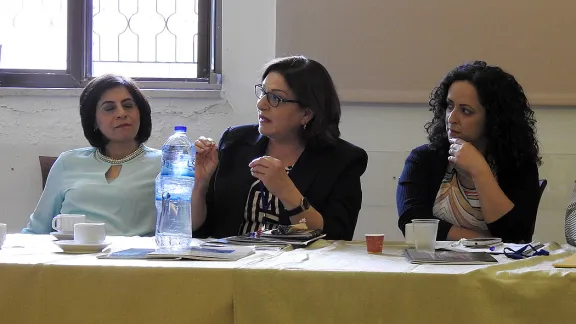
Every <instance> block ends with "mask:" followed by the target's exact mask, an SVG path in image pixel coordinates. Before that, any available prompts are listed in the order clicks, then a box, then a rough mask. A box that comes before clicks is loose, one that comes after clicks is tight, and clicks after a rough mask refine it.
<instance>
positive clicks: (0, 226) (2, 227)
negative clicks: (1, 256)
mask: <svg viewBox="0 0 576 324" xmlns="http://www.w3.org/2000/svg"><path fill="white" fill-rule="evenodd" d="M4 240H6V224H4V223H0V248H2V244H4Z"/></svg>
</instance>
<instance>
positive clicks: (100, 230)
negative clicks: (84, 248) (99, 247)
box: [74, 223, 106, 244]
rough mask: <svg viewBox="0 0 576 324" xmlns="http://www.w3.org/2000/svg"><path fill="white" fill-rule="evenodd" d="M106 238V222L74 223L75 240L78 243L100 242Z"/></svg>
mask: <svg viewBox="0 0 576 324" xmlns="http://www.w3.org/2000/svg"><path fill="white" fill-rule="evenodd" d="M104 240H106V224H104V223H76V224H74V241H75V242H76V243H78V244H100V243H103V242H104Z"/></svg>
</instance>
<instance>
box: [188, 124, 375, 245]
mask: <svg viewBox="0 0 576 324" xmlns="http://www.w3.org/2000/svg"><path fill="white" fill-rule="evenodd" d="M267 144H268V138H267V137H266V136H263V135H261V134H260V133H259V132H258V125H245V126H237V127H231V128H228V129H227V130H226V131H225V132H224V133H223V134H222V138H221V139H220V142H219V144H218V155H219V164H218V168H217V169H216V172H215V173H214V175H213V176H212V179H211V181H210V186H209V188H208V192H207V194H206V208H207V214H206V221H205V223H204V224H203V225H202V226H201V227H200V228H199V229H198V230H197V231H195V233H194V235H195V236H196V237H209V236H211V237H216V238H221V237H227V236H234V235H238V233H239V230H240V226H241V224H242V221H243V220H244V211H245V207H246V199H247V197H248V193H249V191H250V186H251V185H252V183H254V181H256V178H254V177H253V176H252V174H251V173H250V168H249V167H248V164H249V163H250V162H251V161H252V160H254V159H255V158H258V157H261V156H263V155H264V154H265V152H266V148H267ZM367 164H368V155H367V154H366V151H364V150H363V149H361V148H359V147H357V146H354V145H352V144H350V143H348V142H346V141H344V140H342V139H338V141H337V142H336V144H335V145H333V146H329V147H323V148H314V149H312V148H308V147H307V148H306V149H305V150H304V152H302V155H301V156H300V158H299V159H298V161H297V162H296V164H295V165H294V166H293V168H292V170H291V171H290V178H291V179H292V181H293V182H294V184H295V185H296V188H298V190H299V191H300V193H302V195H303V196H304V197H306V198H307V199H308V201H309V202H310V204H311V205H312V206H313V207H314V208H315V209H316V210H317V211H318V212H319V213H320V214H322V217H323V218H324V233H325V234H326V239H333V240H351V239H352V236H353V235H354V229H355V228H356V221H357V220H358V213H359V212H360V208H361V205H362V188H361V184H360V176H361V175H362V174H363V173H364V171H366V166H367Z"/></svg>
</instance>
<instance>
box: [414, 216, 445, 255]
mask: <svg viewBox="0 0 576 324" xmlns="http://www.w3.org/2000/svg"><path fill="white" fill-rule="evenodd" d="M438 222H439V220H437V219H413V220H412V224H413V225H412V226H413V228H414V229H413V232H414V245H415V246H416V250H418V251H423V252H434V251H435V247H436V234H437V233H438Z"/></svg>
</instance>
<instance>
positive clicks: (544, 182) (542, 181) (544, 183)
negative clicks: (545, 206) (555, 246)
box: [532, 179, 548, 235]
mask: <svg viewBox="0 0 576 324" xmlns="http://www.w3.org/2000/svg"><path fill="white" fill-rule="evenodd" d="M538 183H539V188H540V195H538V200H537V201H536V216H538V206H540V200H542V195H543V194H544V189H546V186H547V185H548V180H546V179H540V181H538ZM534 230H536V219H534V224H532V235H534Z"/></svg>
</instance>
